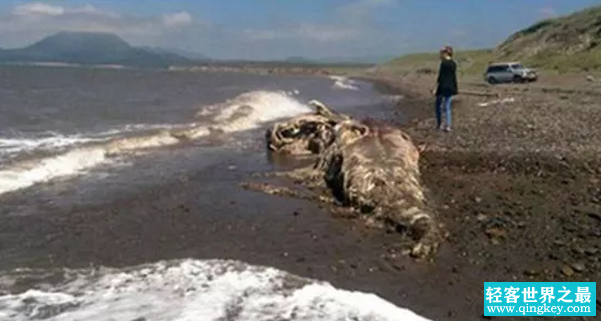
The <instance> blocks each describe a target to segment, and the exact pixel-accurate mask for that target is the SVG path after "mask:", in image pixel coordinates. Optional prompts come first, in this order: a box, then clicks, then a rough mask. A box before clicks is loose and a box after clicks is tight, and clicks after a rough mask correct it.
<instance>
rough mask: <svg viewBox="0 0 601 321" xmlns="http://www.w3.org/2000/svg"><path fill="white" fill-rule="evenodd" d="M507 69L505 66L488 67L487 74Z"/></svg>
mask: <svg viewBox="0 0 601 321" xmlns="http://www.w3.org/2000/svg"><path fill="white" fill-rule="evenodd" d="M507 69H508V66H507V65H497V66H490V67H488V72H502V71H505V70H507Z"/></svg>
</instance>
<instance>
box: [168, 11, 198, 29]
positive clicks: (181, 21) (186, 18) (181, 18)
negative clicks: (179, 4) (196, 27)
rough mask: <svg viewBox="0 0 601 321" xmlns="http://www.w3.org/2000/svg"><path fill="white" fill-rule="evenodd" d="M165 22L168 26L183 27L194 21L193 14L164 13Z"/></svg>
mask: <svg viewBox="0 0 601 321" xmlns="http://www.w3.org/2000/svg"><path fill="white" fill-rule="evenodd" d="M163 23H164V24H165V26H167V27H181V26H186V25H189V24H191V23H192V16H191V15H190V14H189V13H187V12H178V13H174V14H166V15H163Z"/></svg>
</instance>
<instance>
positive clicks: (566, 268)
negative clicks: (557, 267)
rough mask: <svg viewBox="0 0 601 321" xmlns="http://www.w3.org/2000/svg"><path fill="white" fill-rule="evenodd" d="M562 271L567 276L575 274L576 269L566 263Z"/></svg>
mask: <svg viewBox="0 0 601 321" xmlns="http://www.w3.org/2000/svg"><path fill="white" fill-rule="evenodd" d="M561 273H563V275H565V276H567V277H570V276H572V275H574V270H573V269H572V268H571V267H570V266H568V265H565V266H564V267H563V268H561Z"/></svg>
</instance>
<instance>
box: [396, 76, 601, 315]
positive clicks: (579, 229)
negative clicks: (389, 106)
mask: <svg viewBox="0 0 601 321" xmlns="http://www.w3.org/2000/svg"><path fill="white" fill-rule="evenodd" d="M578 81H580V83H578ZM409 82H410V83H411V84H412V85H411V86H405V83H407V80H405V83H404V82H402V81H400V80H395V79H394V78H392V79H391V78H388V81H387V82H385V84H386V86H387V87H388V88H389V89H391V88H397V89H401V90H403V89H405V90H406V89H409V90H410V91H409V92H406V93H407V97H408V99H407V101H405V102H403V103H402V106H400V107H399V109H400V113H406V112H408V111H410V112H411V114H412V118H413V120H412V121H411V122H409V123H406V124H403V126H404V128H405V129H406V130H407V131H408V132H409V133H410V134H411V136H412V137H413V138H414V139H415V141H416V142H417V143H426V144H428V145H427V146H428V147H427V150H426V151H425V152H424V153H423V155H422V160H421V162H422V163H421V167H422V174H423V179H424V182H425V185H426V186H428V188H429V189H430V190H431V196H432V197H433V198H434V199H435V200H436V202H437V203H438V205H439V211H440V219H441V221H443V222H444V223H445V224H446V225H447V228H448V229H449V232H450V234H451V239H450V240H449V242H448V243H449V244H448V246H449V247H450V248H452V252H453V253H454V255H456V256H457V257H458V258H460V260H462V261H467V262H469V263H470V264H473V265H476V266H480V267H481V268H482V269H483V270H484V271H488V273H486V274H485V275H486V279H483V280H482V282H484V281H512V280H517V281H527V280H532V281H593V282H594V281H599V280H601V183H600V180H601V161H600V159H599V155H601V154H600V153H599V151H600V149H601V129H600V127H599V124H600V122H601V102H599V98H600V97H601V82H596V81H591V79H590V78H589V79H586V77H585V76H582V77H579V78H575V77H570V78H568V79H566V80H565V81H564V82H563V83H562V81H561V79H559V77H556V78H554V79H549V80H541V81H540V82H539V83H534V84H521V85H498V86H494V87H493V86H487V85H480V84H477V83H476V84H470V83H462V84H460V85H461V87H462V88H461V89H460V90H461V91H463V92H464V93H467V94H463V95H460V96H458V97H457V100H456V103H455V105H454V110H453V117H454V119H453V121H454V122H453V131H452V132H451V133H445V132H438V131H435V130H434V127H435V120H434V110H433V105H432V100H433V99H432V98H431V97H429V96H428V95H427V92H428V89H430V85H431V84H432V83H433V79H427V78H422V79H420V80H418V81H409ZM597 293H599V288H598V289H597ZM479 295H481V293H480V294H479ZM600 307H601V301H599V300H598V301H597V312H599V308H600Z"/></svg>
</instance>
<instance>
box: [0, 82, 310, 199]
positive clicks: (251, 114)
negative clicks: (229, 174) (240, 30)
mask: <svg viewBox="0 0 601 321" xmlns="http://www.w3.org/2000/svg"><path fill="white" fill-rule="evenodd" d="M310 110H311V109H310V108H309V107H308V106H306V105H304V104H303V103H301V102H300V101H298V100H297V99H296V98H294V97H293V96H292V95H291V94H288V93H285V92H269V91H253V92H249V93H245V94H242V95H240V96H238V97H236V98H234V99H231V100H228V101H226V102H224V103H221V104H216V105H211V106H206V107H204V108H202V109H201V110H200V111H199V112H198V114H197V115H196V119H194V120H195V122H190V123H189V124H183V125H171V126H168V125H158V127H154V129H157V128H158V130H154V131H151V132H148V130H149V129H153V127H151V126H148V125H130V126H129V127H128V126H126V127H124V128H123V129H122V130H121V131H109V132H105V133H104V134H103V135H96V136H95V137H87V138H77V139H75V138H74V139H72V140H67V141H65V143H64V144H63V145H62V146H75V147H74V148H73V149H71V150H67V151H65V152H62V153H60V154H58V155H53V156H45V157H42V158H40V159H30V160H27V161H23V162H18V163H17V164H11V165H10V166H9V167H8V168H4V169H1V170H0V194H4V193H7V192H12V191H15V190H19V189H22V188H26V187H29V186H32V185H34V184H37V183H42V182H47V181H50V180H52V179H54V178H57V177H63V176H71V175H77V174H82V173H84V172H85V171H86V170H89V169H91V168H93V167H96V166H99V165H101V164H110V162H111V159H110V158H111V157H113V156H119V155H122V154H132V153H142V152H145V151H147V150H148V149H151V148H158V147H165V146H173V145H177V144H180V143H182V142H188V141H190V140H196V139H199V138H203V137H206V136H208V135H210V134H211V133H213V132H221V133H234V132H241V131H245V130H250V129H255V128H258V127H260V126H262V125H263V124H265V123H267V122H270V121H275V120H277V119H280V118H285V117H290V116H294V115H298V114H301V113H305V112H309V111H310ZM142 130H143V131H145V133H144V134H139V135H135V134H134V135H128V136H127V137H117V138H115V137H116V136H118V134H122V133H123V132H125V131H128V132H134V133H135V132H136V131H142ZM115 135H116V136H115ZM50 141H52V142H53V143H54V144H57V142H59V141H60V140H57V139H56V137H55V138H54V140H52V139H51V140H50ZM66 142H69V143H71V144H72V145H68V144H66ZM36 143H37V144H38V145H39V144H40V142H39V141H38V142H36ZM82 144H83V146H82Z"/></svg>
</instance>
